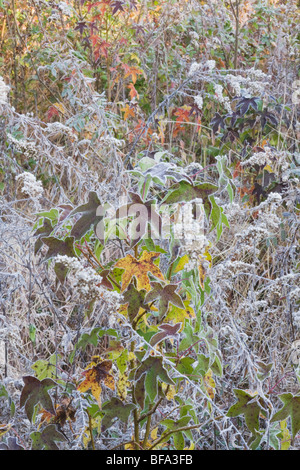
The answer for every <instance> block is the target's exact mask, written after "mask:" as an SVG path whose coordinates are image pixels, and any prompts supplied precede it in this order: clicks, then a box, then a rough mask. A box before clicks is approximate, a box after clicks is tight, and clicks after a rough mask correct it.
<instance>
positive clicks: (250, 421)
mask: <svg viewBox="0 0 300 470" xmlns="http://www.w3.org/2000/svg"><path fill="white" fill-rule="evenodd" d="M234 394H235V396H236V397H237V399H238V401H237V402H236V403H235V404H234V405H232V406H231V407H230V409H229V410H228V412H227V416H229V417H232V418H233V417H236V416H239V415H244V417H245V422H246V425H247V427H248V429H249V431H251V433H252V437H251V439H250V442H252V440H253V439H254V438H256V437H257V433H258V431H259V415H260V413H262V414H263V415H265V411H264V409H263V408H262V406H261V404H260V402H259V396H258V395H257V393H251V392H248V391H246V390H241V389H235V390H234Z"/></svg>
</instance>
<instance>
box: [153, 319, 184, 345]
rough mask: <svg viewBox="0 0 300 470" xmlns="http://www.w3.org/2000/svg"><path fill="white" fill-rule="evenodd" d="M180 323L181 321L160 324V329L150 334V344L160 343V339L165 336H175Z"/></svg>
mask: <svg viewBox="0 0 300 470" xmlns="http://www.w3.org/2000/svg"><path fill="white" fill-rule="evenodd" d="M181 325H182V324H181V323H176V325H170V324H167V323H164V324H162V325H160V326H159V329H160V330H162V331H160V332H158V333H156V334H155V335H154V336H152V338H151V340H150V344H151V346H155V345H156V344H158V343H160V341H163V340H164V339H166V338H170V337H176V336H177V335H178V331H179V330H180V327H181Z"/></svg>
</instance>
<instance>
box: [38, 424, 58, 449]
mask: <svg viewBox="0 0 300 470" xmlns="http://www.w3.org/2000/svg"><path fill="white" fill-rule="evenodd" d="M30 438H31V440H32V447H31V448H32V450H43V449H44V450H59V448H58V447H57V445H56V444H55V441H61V442H64V441H66V438H65V436H64V435H63V434H62V433H61V432H59V431H57V429H56V427H55V425H54V424H49V426H47V427H45V429H43V431H42V432H38V431H36V432H32V433H31V434H30Z"/></svg>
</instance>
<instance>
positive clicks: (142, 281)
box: [115, 251, 164, 292]
mask: <svg viewBox="0 0 300 470" xmlns="http://www.w3.org/2000/svg"><path fill="white" fill-rule="evenodd" d="M158 256H159V253H154V252H148V251H144V252H143V254H142V256H141V258H140V259H139V260H137V259H136V258H134V257H133V256H132V255H127V256H126V257H125V258H121V259H120V260H119V261H118V262H117V263H116V265H115V267H116V268H122V269H124V270H125V272H124V273H123V275H122V292H124V290H125V289H126V288H127V287H128V286H129V284H130V281H131V279H132V278H133V277H135V278H136V280H137V290H141V289H145V290H146V291H149V290H150V289H151V285H150V280H149V277H148V272H150V273H151V274H153V276H155V277H157V278H159V279H161V280H164V276H163V274H162V272H161V271H160V269H159V267H158V266H156V265H155V264H154V263H153V260H154V259H156V258H157V257H158Z"/></svg>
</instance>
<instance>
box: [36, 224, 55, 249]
mask: <svg viewBox="0 0 300 470" xmlns="http://www.w3.org/2000/svg"><path fill="white" fill-rule="evenodd" d="M52 230H53V227H52V223H51V220H50V219H48V218H46V217H45V218H44V220H43V225H41V226H40V227H39V228H38V229H37V230H36V231H35V232H34V234H33V236H34V237H37V236H38V238H37V240H36V242H35V245H34V254H37V252H38V251H39V250H40V249H41V248H42V246H43V242H42V240H41V238H42V237H48V235H50V233H51V232H52Z"/></svg>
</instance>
